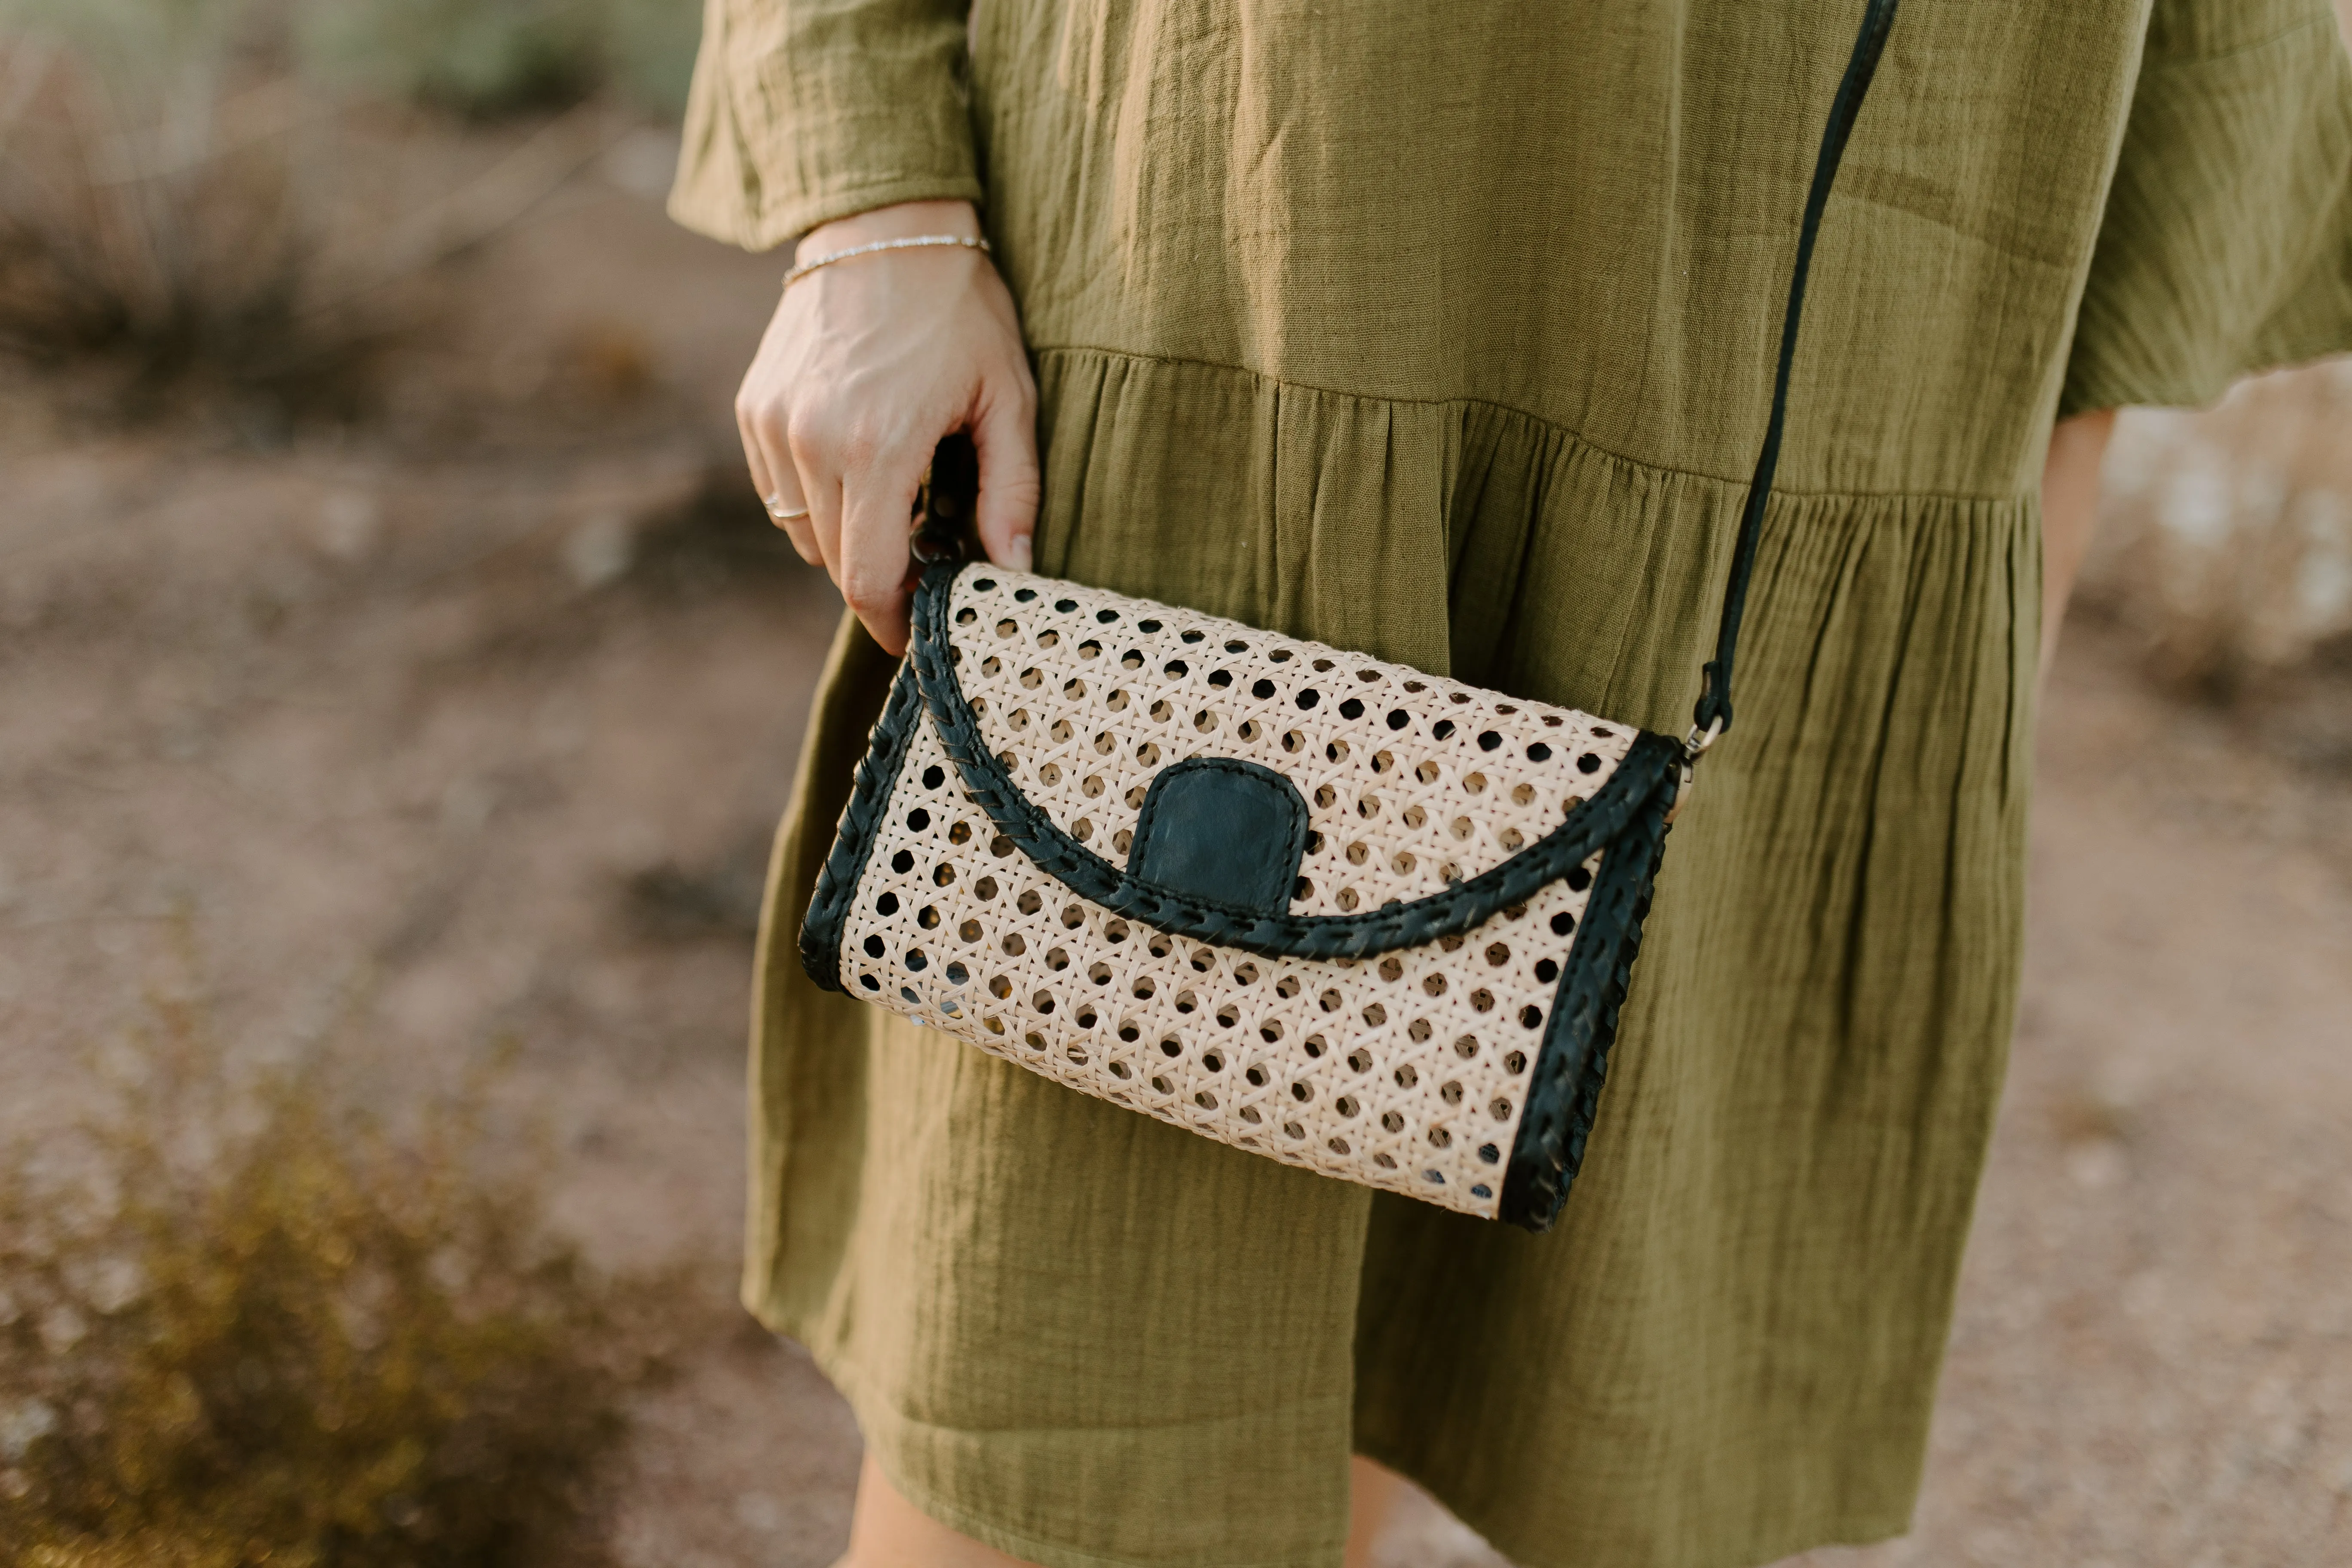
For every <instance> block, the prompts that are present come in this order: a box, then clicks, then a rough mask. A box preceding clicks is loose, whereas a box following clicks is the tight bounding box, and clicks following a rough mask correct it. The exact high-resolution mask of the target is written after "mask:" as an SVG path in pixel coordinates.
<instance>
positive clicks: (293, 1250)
mask: <svg viewBox="0 0 2352 1568" xmlns="http://www.w3.org/2000/svg"><path fill="white" fill-rule="evenodd" d="M232 1066H233V1064H232V1061H231V1058H230V1056H229V1054H228V1053H226V1052H225V1051H224V1050H223V1049H222V1048H221V1047H220V1045H219V1043H218V1042H216V1041H215V1040H214V1039H213V1038H212V1037H210V1035H209V1032H208V1029H207V1026H206V1022H205V1012H204V1010H203V1008H202V1007H201V1006H200V1005H197V1004H195V1003H193V1002H191V1001H189V1000H186V999H184V998H175V997H160V998H157V999H156V1000H155V1001H154V1002H153V1004H152V1017H151V1021H150V1022H149V1024H148V1025H147V1026H146V1027H145V1028H144V1029H143V1030H142V1032H141V1034H140V1035H139V1037H137V1038H136V1040H135V1041H134V1042H133V1043H132V1045H131V1048H129V1049H128V1050H127V1051H125V1052H124V1053H122V1057H121V1061H120V1062H118V1063H117V1064H115V1069H116V1070H114V1071H113V1072H112V1074H111V1084H110V1100H111V1103H110V1107H109V1108H108V1109H107V1110H105V1111H104V1112H103V1113H102V1114H100V1115H99V1116H98V1117H97V1118H96V1119H94V1120H93V1121H91V1122H89V1124H88V1125H87V1126H85V1127H83V1128H81V1129H79V1131H77V1132H76V1133H75V1134H74V1135H72V1136H71V1137H69V1138H51V1139H48V1140H46V1141H45V1142H43V1143H42V1144H41V1145H40V1146H39V1147H38V1148H37V1150H33V1151H27V1152H23V1153H21V1154H20V1155H19V1157H18V1158H17V1159H16V1160H15V1161H14V1162H12V1163H11V1164H10V1165H9V1166H8V1167H7V1168H6V1169H5V1172H0V1389H5V1391H6V1393H5V1398H0V1539H5V1540H7V1541H10V1542H14V1543H16V1544H15V1546H14V1547H13V1548H12V1551H11V1554H10V1560H11V1561H12V1562H17V1563H26V1564H32V1565H37V1568H83V1565H87V1568H110V1565H113V1564H125V1565H128V1564H132V1563H139V1564H158V1563H161V1564H172V1565H175V1568H242V1565H245V1564H250V1563H262V1562H265V1561H266V1562H268V1563H273V1564H289V1563H291V1564H307V1563H319V1564H324V1563H335V1564H340V1565H351V1568H378V1565H381V1568H402V1565H407V1564H420V1565H421V1564H425V1563H432V1564H435V1565H436V1568H443V1565H449V1568H457V1565H465V1564H485V1565H487V1564H491V1563H499V1564H510V1563H532V1562H552V1561H562V1562H566V1563H581V1562H593V1561H595V1560H597V1559H598V1557H599V1556H600V1555H601V1553H600V1551H599V1549H598V1547H597V1544H596V1533H597V1531H596V1524H597V1518H596V1515H597V1509H596V1508H595V1506H594V1498H595V1495H596V1494H595V1493H593V1492H592V1491H591V1489H590V1483H591V1481H592V1480H593V1479H595V1477H596V1476H597V1474H598V1471H599V1468H600V1467H601V1466H602V1465H603V1464H604V1462H605V1461H606V1460H607V1458H609V1457H610V1456H611V1455H612V1454H613V1452H614V1447H615V1445H616V1443H617V1442H618V1440H619V1439H620V1437H621V1436H622V1435H623V1426H624V1422H623V1415H622V1411H623V1405H622V1401H623V1398H624V1396H625V1394H626V1393H627V1391H628V1390H629V1389H630V1388H631V1387H632V1386H633V1385H635V1384H637V1383H638V1382H639V1381H641V1380H642V1378H643V1377H644V1376H645V1375H646V1373H647V1372H648V1371H649V1370H650V1368H651V1367H652V1365H653V1361H652V1359H651V1357H650V1356H649V1353H648V1352H647V1350H646V1336H645V1335H644V1334H643V1333H642V1332H641V1331H639V1330H638V1329H637V1328H636V1327H635V1326H634V1325H635V1324H636V1323H637V1322H638V1321H640V1320H641V1319H643V1318H644V1317H645V1314H644V1313H643V1312H642V1310H641V1309H642V1308H643V1307H644V1306H646V1305H649V1304H650V1300H651V1295H650V1292H649V1291H648V1290H647V1289H646V1288H644V1287H633V1286H628V1285H616V1284H614V1282H612V1281H610V1280H607V1279H603V1278H601V1277H599V1276H598V1275H596V1274H595V1273H594V1272H593V1271H592V1270H591V1269H590V1268H587V1266H586V1265H585V1264H584V1263H583V1260H582V1258H581V1257H580V1256H579V1254H578V1253H577V1252H576V1251H575V1250H574V1248H573V1247H572V1246H571V1245H570V1244H568V1243H567V1242H564V1241H562V1240H559V1239H556V1238H553V1237H551V1236H550V1235H549V1234H548V1232H547V1229H546V1227H545V1226H544V1224H543V1223H542V1216H541V1191H542V1182H541V1177H540V1175H539V1173H538V1169H537V1167H536V1166H531V1165H525V1166H522V1167H520V1168H518V1167H515V1166H513V1165H511V1164H509V1167H508V1168H507V1169H506V1170H505V1171H504V1173H500V1172H499V1171H498V1170H496V1169H493V1168H491V1163H490V1161H489V1159H488V1154H489V1143H490V1140H489V1137H488V1131H487V1129H486V1106H487V1104H488V1100H487V1099H486V1098H485V1089H486V1085H485V1084H484V1083H482V1082H476V1083H475V1084H472V1085H470V1086H468V1087H467V1089H466V1090H465V1091H463V1092H461V1093H459V1094H457V1095H456V1096H454V1097H451V1098H448V1099H446V1100H441V1101H438V1102H436V1103H433V1104H430V1105H427V1106H425V1108H423V1110H421V1111H420V1112H418V1113H417V1114H416V1115H415V1116H414V1117H413V1118H411V1119H410V1121H412V1123H413V1124H412V1125H411V1126H410V1127H409V1128H408V1130H407V1131H405V1132H404V1133H400V1132H395V1131H394V1130H393V1128H392V1127H391V1126H390V1125H389V1124H388V1123H387V1121H385V1120H384V1119H383V1118H380V1117H378V1116H375V1115H372V1114H369V1113H368V1112H365V1111H362V1110H359V1109H357V1108H356V1107H355V1106H354V1105H353V1104H352V1102H351V1100H350V1099H349V1097H348V1095H347V1094H345V1093H342V1092H339V1090H338V1088H337V1086H336V1084H335V1083H334V1082H333V1081H331V1075H330V1074H328V1073H327V1072H325V1071H323V1070H320V1069H317V1068H312V1069H308V1070H298V1071H292V1072H283V1071H281V1072H274V1073H267V1074H263V1075H261V1076H259V1077H257V1078H254V1079H250V1080H249V1081H247V1082H246V1083H245V1084H244V1085H243V1086H242V1087H232V1085H231V1077H232V1073H231V1068H232Z"/></svg>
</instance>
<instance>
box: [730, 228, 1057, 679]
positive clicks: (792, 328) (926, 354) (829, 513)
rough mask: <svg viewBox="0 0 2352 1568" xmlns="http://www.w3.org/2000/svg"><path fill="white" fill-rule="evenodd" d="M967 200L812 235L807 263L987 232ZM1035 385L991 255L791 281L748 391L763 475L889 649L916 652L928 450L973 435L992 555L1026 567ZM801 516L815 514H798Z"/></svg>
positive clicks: (773, 497) (922, 254)
mask: <svg viewBox="0 0 2352 1568" xmlns="http://www.w3.org/2000/svg"><path fill="white" fill-rule="evenodd" d="M979 233H980V222H979V218H978V216H977V215H976V214H975V213H974V212H973V211H972V208H971V204H970V203H969V202H908V203H904V204H902V205H898V206H890V207H879V208H877V209H876V210H874V211H872V212H867V213H860V214H858V215H857V216H856V217H850V218H844V219H842V220H840V221H839V222H837V223H829V224H826V225H824V226H822V227H820V228H815V229H812V230H810V231H809V233H808V235H807V236H806V237H804V238H803V239H802V241H801V243H800V251H799V254H800V256H801V258H803V260H806V259H810V258H815V257H819V256H824V255H826V254H828V253H829V252H832V251H835V250H846V249H848V248H849V247H852V246H857V245H866V244H870V243H871V242H873V241H875V240H877V239H900V238H906V237H911V236H915V235H924V234H956V235H972V236H977V235H978V234H979ZM1036 408H1037V387H1036V383H1035V382H1034V380H1032V379H1031V377H1030V374H1029V360H1028V356H1027V355H1026V354H1025V353H1024V352H1023V349H1022V346H1021V322H1020V319H1019V317H1018V315H1017V314H1016V313H1015V311H1014V310H1013V296H1012V294H1011V293H1010V292H1008V291H1007V290H1006V289H1005V287H1004V282H1003V279H1000V278H999V277H997V275H996V269H995V268H993V267H992V266H990V265H989V261H988V258H987V257H986V256H985V255H983V254H982V253H981V252H980V251H978V250H971V249H965V248H963V247H957V246H938V247H920V248H911V249H907V250H895V251H883V252H880V253H878V254H877V255H873V256H859V257H854V258H851V259H849V260H847V261H843V262H839V263H837V264H835V265H834V266H831V267H826V268H821V269H819V270H817V271H815V272H812V273H810V274H809V275H808V276H806V277H805V278H803V279H801V280H800V281H799V282H797V283H795V284H793V286H792V287H791V288H789V289H785V290H784V296H783V299H782V300H781V301H780V302H779V303H778V304H777V306H776V314H775V317H774V319H773V320H772V321H769V323H768V331H767V335H766V336H765V337H763V338H761V340H760V352H759V353H758V354H757V355H756V356H755V357H754V358H753V359H752V361H751V369H750V370H749V371H747V372H746V373H744V376H743V385H742V388H741V390H740V391H739V392H737V393H736V395H735V423H736V426H737V427H738V428H739V429H740V431H741V433H742V437H743V456H744V457H745V458H746V459H748V460H749V462H750V463H751V482H752V483H754V484H756V485H757V486H759V487H760V494H761V496H762V497H764V498H766V500H768V502H769V504H770V510H771V511H772V512H781V513H782V514H783V515H782V517H781V518H779V520H778V521H779V523H780V525H781V526H782V528H783V529H784V531H786V532H787V533H789V534H790V535H791V536H792V541H793V548H794V549H796V550H798V551H799V552H801V556H802V559H803V560H805V561H807V562H808V563H810V564H812V565H823V566H824V569H825V570H826V571H827V572H828V573H830V574H832V576H833V581H834V585H835V587H837V588H839V589H840V590H841V596H842V597H843V598H844V599H845V600H846V601H847V602H848V604H849V607H850V608H851V609H852V610H854V611H856V613H857V618H858V619H859V620H860V621H863V622H864V623H865V624H866V630H867V631H869V632H871V633H872V634H873V635H874V640H875V641H876V642H877V643H880V644H881V645H882V647H884V648H885V649H886V650H887V651H888V652H890V653H894V654H895V653H900V652H903V651H905V649H906V647H907V585H908V542H909V534H910V530H909V527H908V519H909V517H910V515H911V513H912V510H913V508H914V503H915V492H916V489H917V488H918V487H919V485H920V483H921V481H922V477H923V469H924V468H925V466H926V465H928V464H929V462H930V460H931V450H932V448H933V447H936V446H938V445H939V442H940V437H943V436H946V435H948V434H949V433H950V432H951V431H956V430H968V431H970V432H971V439H972V445H973V447H975V448H977V450H978V452H979V456H980V504H979V509H978V515H977V518H976V520H975V521H976V522H977V525H978V528H979V531H980V542H981V545H982V548H983V549H985V550H986V551H987V552H988V558H989V559H990V560H991V561H993V562H995V563H997V564H998V565H1000V566H1005V567H1010V568H1012V569H1013V570H1015V571H1026V570H1028V567H1029V558H1030V555H1029V539H1030V535H1031V533H1032V532H1033V531H1034V530H1035V528H1036V522H1037V432H1036V426H1035V420H1036ZM793 513H801V514H803V515H800V516H797V517H796V516H793Z"/></svg>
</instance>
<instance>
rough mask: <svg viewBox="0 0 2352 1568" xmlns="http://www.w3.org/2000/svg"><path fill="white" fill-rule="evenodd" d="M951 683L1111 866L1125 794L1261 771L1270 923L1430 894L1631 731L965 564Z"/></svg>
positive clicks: (1558, 802) (1040, 796) (1120, 841)
mask: <svg viewBox="0 0 2352 1568" xmlns="http://www.w3.org/2000/svg"><path fill="white" fill-rule="evenodd" d="M949 609H950V613H949V617H948V622H949V626H950V634H949V635H950V644H951V646H952V647H953V648H954V650H955V663H954V670H955V679H956V684H957V685H958V686H959V687H960V688H961V690H962V692H963V694H964V696H965V698H966V700H968V701H969V702H970V704H971V709H972V712H973V715H974V717H975V718H976V719H977V721H978V722H979V727H980V731H981V734H982V739H983V740H984V742H985V743H986V745H987V747H988V750H989V751H990V752H991V753H992V754H993V755H995V756H996V757H997V758H998V759H999V760H1000V761H1001V762H1003V763H1004V765H1005V768H1006V771H1007V773H1009V774H1010V776H1011V778H1012V780H1013V784H1015V785H1016V786H1017V787H1018V788H1019V790H1020V792H1021V794H1022V795H1024V797H1025V798H1027V799H1028V800H1029V801H1030V802H1031V803H1032V804H1034V805H1036V806H1038V807H1039V808H1040V809H1042V810H1043V811H1044V812H1045V814H1046V816H1048V817H1049V818H1051V819H1052V821H1053V823H1054V825H1055V826H1056V827H1058V828H1060V829H1061V830H1062V831H1063V832H1064V833H1066V834H1068V835H1069V836H1070V837H1073V838H1075V839H1076V840H1077V841H1078V842H1079V843H1081V844H1083V845H1085V846H1086V847H1087V848H1088V849H1091V850H1092V851H1094V853H1096V854H1097V855H1099V856H1101V857H1102V858H1104V859H1106V860H1108V861H1109V862H1110V863H1111V864H1112V865H1113V866H1115V867H1118V868H1120V869H1125V868H1126V866H1127V855H1128V850H1129V845H1130V844H1131V842H1132V839H1133V835H1134V831H1135V827H1136V819H1137V814H1138V812H1139V810H1140V809H1141V807H1142V805H1143V802H1144V796H1145V792H1146V791H1147V790H1148V789H1149V788H1150V784H1151V782H1152V780H1153V779H1154V778H1155V777H1157V776H1158V775H1159V773H1160V772H1161V770H1162V769H1164V768H1166V767H1167V766H1168V765H1170V764H1171V763H1177V762H1181V761H1184V760H1187V759H1191V758H1201V757H1219V758H1234V759H1238V760H1241V761H1244V762H1250V763H1258V764H1260V765H1262V766H1264V767H1267V768H1270V769H1272V770H1273V771H1274V772H1276V773H1280V774H1282V775H1284V776H1285V777H1286V778H1287V779H1288V780H1289V781H1290V782H1291V783H1292V784H1294V785H1295V786H1297V790H1298V793H1299V795H1301V796H1302V797H1303V798H1304V800H1305V801H1306V803H1307V813H1308V826H1309V827H1310V829H1311V832H1310V834H1309V837H1308V839H1307V855H1306V858H1305V860H1304V861H1303V862H1302V864H1301V865H1300V867H1299V875H1298V878H1297V885H1296V886H1295V887H1294V888H1293V889H1292V894H1291V900H1290V905H1289V912H1291V913H1293V914H1297V915H1350V914H1359V913H1362V912H1364V911H1366V910H1374V909H1377V908H1379V907H1380V906H1381V905H1382V904H1384V903H1387V902H1389V901H1391V900H1402V901H1406V902H1411V901H1412V900H1418V899H1424V898H1428V897H1430V896H1432V895H1434V894H1438V893H1442V892H1444V890H1445V889H1446V888H1447V887H1448V886H1449V885H1450V884H1452V883H1454V882H1455V881H1458V880H1461V879H1465V878H1470V877H1475V876H1477V875H1479V874H1480V873H1482V872H1485V871H1487V870H1490V869H1492V868H1494V867H1496V866H1497V865H1499V864H1501V863H1502V862H1503V861H1505V860H1507V859H1508V858H1510V857H1511V856H1512V855H1514V854H1516V853H1517V852H1518V851H1519V850H1520V849H1522V848H1524V847H1527V846H1528V845H1530V844H1532V843H1534V842H1536V841H1537V840H1538V839H1539V838H1541V837H1543V836H1544V835H1545V834H1547V833H1549V832H1551V831H1552V830H1553V829H1554V828H1557V827H1559V826H1560V824H1561V823H1562V822H1563V821H1564V820H1565V819H1566V817H1567V815H1568V813H1569V811H1570V809H1571V808H1572V807H1573V806H1574V805H1577V804H1578V803H1580V802H1581V801H1583V800H1586V799H1590V798H1591V796H1592V795H1595V794H1597V793H1598V792H1599V791H1600V789H1601V786H1602V785H1603V784H1607V783H1608V781H1609V779H1610V777H1611V775H1612V774H1613V773H1615V772H1616V770H1617V766H1618V764H1619V763H1621V762H1622V761H1623V760H1624V757H1625V754H1626V752H1627V751H1628V749H1629V748H1630V747H1631V746H1632V745H1633V740H1634V737H1635V736H1636V735H1637V734H1638V733H1639V731H1636V730H1634V729H1633V728H1632V727H1630V726H1627V725H1622V724H1616V723H1612V722H1609V721H1604V720H1599V719H1595V718H1593V717H1592V716H1591V715H1590V714H1587V713H1580V712H1578V711H1577V710H1573V709H1568V708H1554V707H1551V706H1549V705H1547V704H1543V703H1537V702H1522V701H1517V700H1513V699H1510V698H1507V697H1503V696H1500V695H1499V694H1497V693H1495V692H1492V691H1486V690H1482V689H1478V688H1476V687H1472V686H1465V685H1463V684H1462V683H1461V682H1459V681H1453V680H1445V679H1439V678H1437V677H1433V676H1427V675H1423V674H1421V673H1420V672H1418V671H1416V670H1412V669H1410V668H1405V667H1404V666H1402V665H1393V664H1382V663H1381V662H1380V661H1378V660H1376V659H1370V658H1365V657H1363V656H1362V655H1360V654H1348V653H1344V652H1342V651H1340V650H1339V649H1337V648H1332V647H1325V646H1324V645H1322V644H1319V643H1311V642H1303V641H1298V640H1296V639H1293V638H1288V637H1277V636H1276V635H1274V634H1273V633H1270V632H1263V631H1258V630H1256V629H1255V628H1253V627H1250V626H1244V625H1242V624H1240V623H1239V622H1235V621H1227V620H1220V619H1217V618H1215V617H1213V616H1201V615H1196V614H1194V613H1192V611H1189V610H1183V609H1178V608H1173V607H1171V606H1169V605H1156V604H1152V603H1150V601H1147V600H1139V599H1130V598H1128V597H1125V596H1123V595H1118V594H1110V593H1106V592H1103V591H1102V590H1099V589H1092V588H1083V587H1079V586H1077V585H1076V584H1070V583H1064V582H1057V581H1055V580H1053V579H1051V578H1043V577H1033V576H1029V575H1026V574H1021V573H1013V572H1003V571H1000V570H997V569H995V568H992V567H968V568H966V569H965V570H964V571H963V572H962V573H961V574H960V575H959V576H958V577H957V579H956V582H955V585H954V589H953V593H952V595H951V597H950V602H949Z"/></svg>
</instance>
